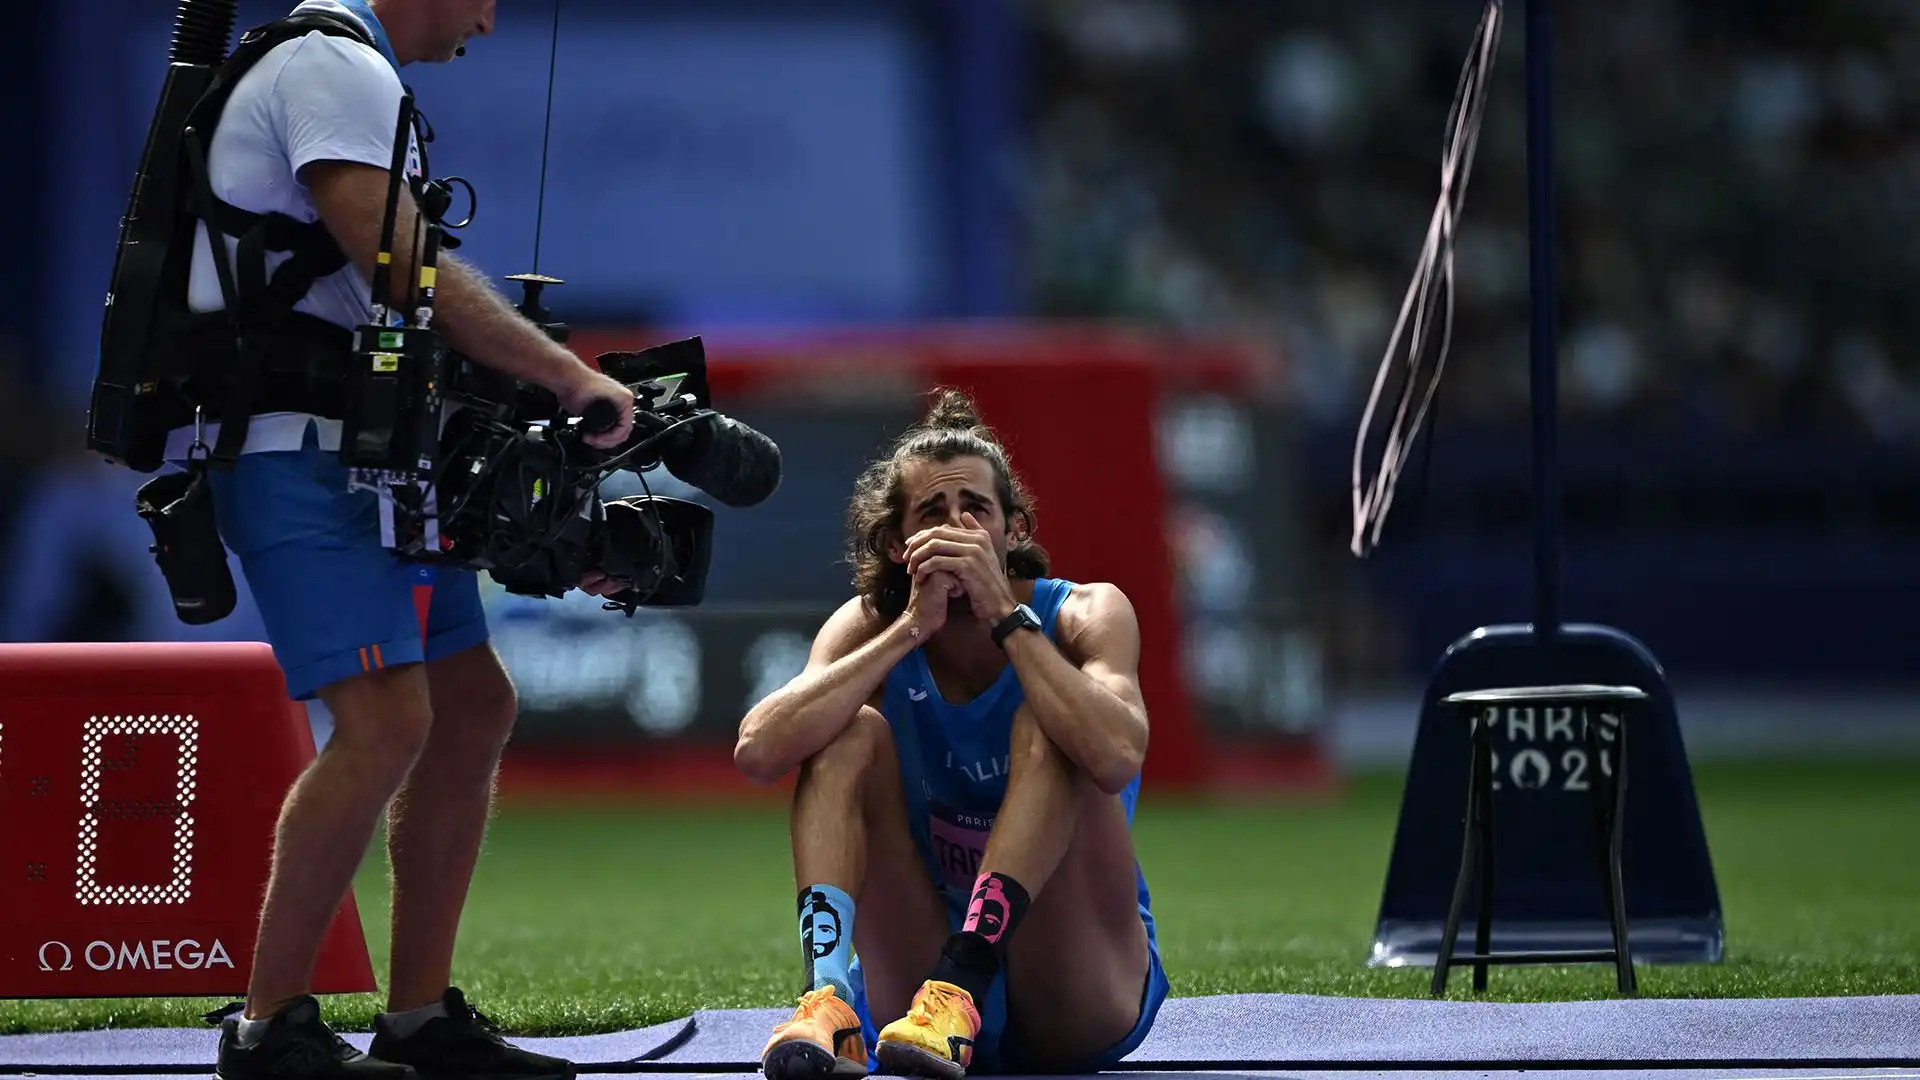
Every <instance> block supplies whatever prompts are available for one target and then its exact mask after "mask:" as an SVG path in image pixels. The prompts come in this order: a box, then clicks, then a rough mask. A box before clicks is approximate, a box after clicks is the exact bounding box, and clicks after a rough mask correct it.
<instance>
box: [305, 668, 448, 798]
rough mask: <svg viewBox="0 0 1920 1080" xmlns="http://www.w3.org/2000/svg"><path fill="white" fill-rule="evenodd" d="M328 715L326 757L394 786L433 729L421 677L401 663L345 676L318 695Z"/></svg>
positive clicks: (418, 670) (419, 670)
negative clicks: (348, 761) (348, 760)
mask: <svg viewBox="0 0 1920 1080" xmlns="http://www.w3.org/2000/svg"><path fill="white" fill-rule="evenodd" d="M320 696H321V698H322V699H323V700H324V701H325V702H326V704H327V711H328V712H330V713H332V714H333V734H332V735H330V736H328V738H327V746H326V751H325V752H326V753H328V754H331V755H334V756H336V757H349V758H351V759H352V760H353V762H354V764H355V765H356V767H357V768H359V769H360V770H362V771H363V774H364V775H367V776H369V777H372V776H378V777H380V778H382V779H383V780H386V781H389V782H391V784H392V785H393V786H395V787H397V786H398V785H399V783H400V781H401V780H402V779H403V778H405V776H406V774H407V770H408V769H411V768H412V767H413V763H414V762H415V761H416V760H418V759H419V757H420V752H421V751H422V750H423V749H424V748H425V747H426V744H427V735H428V733H429V732H430V731H432V729H433V706H432V703H431V701H430V700H429V698H428V695H427V678H426V672H425V671H424V670H422V668H421V666H420V665H419V664H405V665H401V666H399V667H390V668H386V669H384V670H380V671H369V672H365V673H362V674H359V675H353V676H349V677H348V678H345V679H342V680H340V681H339V682H336V683H333V684H331V685H329V686H327V687H325V688H323V689H322V690H321V691H320Z"/></svg>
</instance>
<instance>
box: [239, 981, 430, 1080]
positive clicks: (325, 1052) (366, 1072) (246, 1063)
mask: <svg viewBox="0 0 1920 1080" xmlns="http://www.w3.org/2000/svg"><path fill="white" fill-rule="evenodd" d="M240 1008H241V1007H240V1006H237V1005H235V1006H229V1007H228V1008H227V1009H226V1010H225V1011H224V1012H223V1013H214V1014H212V1015H211V1016H209V1017H208V1019H210V1020H211V1019H215V1018H219V1017H223V1018H222V1019H221V1020H220V1057H219V1064H218V1065H216V1066H215V1067H214V1075H215V1076H217V1077H219V1078H220V1080H419V1077H418V1075H417V1074H416V1073H415V1072H414V1071H413V1070H412V1069H410V1068H408V1067H407V1066H405V1065H396V1064H393V1063H392V1062H387V1061H379V1060H376V1059H374V1058H371V1057H369V1056H367V1055H366V1054H363V1053H361V1052H360V1051H358V1050H356V1049H354V1047H353V1044H352V1043H349V1042H348V1041H347V1040H345V1039H343V1038H341V1037H340V1036H339V1035H337V1034H335V1033H334V1031H333V1029H332V1028H330V1027H328V1026H327V1025H326V1024H325V1023H324V1022H323V1021H322V1020H321V1019H320V1002H319V1001H317V1000H315V999H314V998H312V997H298V998H295V999H294V1000H293V1001H291V1002H289V1003H288V1004H287V1005H286V1006H285V1007H284V1008H282V1009H281V1010H280V1011H279V1012H277V1013H275V1014H274V1015H273V1016H272V1017H271V1018H269V1019H268V1021H267V1030H266V1032H265V1034H263V1035H261V1036H260V1039H259V1041H257V1042H255V1043H253V1044H252V1045H250V1046H241V1045H240Z"/></svg>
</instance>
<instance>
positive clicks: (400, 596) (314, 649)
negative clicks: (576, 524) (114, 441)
mask: <svg viewBox="0 0 1920 1080" xmlns="http://www.w3.org/2000/svg"><path fill="white" fill-rule="evenodd" d="M208 477H209V479H210V480H211V481H212V485H213V498H214V514H215V517H216V519H217V520H218V521H219V524H220V535H221V538H222V539H224V540H225V541H226V544H227V547H228V549H229V550H231V551H232V552H233V554H234V556H235V557H236V558H238V559H239V561H240V566H241V569H242V572H243V573H245V575H246V579H247V587H248V588H249V589H250V590H251V591H252V593H253V599H254V603H255V605H256V606H257V607H258V608H259V610H260V620H261V622H262V623H263V624H264V626H265V628H266V636H267V641H268V643H269V644H270V645H272V647H273V654H274V657H275V658H276V659H277V660H278V661H279V663H280V667H281V669H282V670H283V671H284V672H285V673H286V678H287V690H288V692H289V693H290V694H291V695H292V696H293V699H294V700H296V701H305V700H308V699H310V698H313V697H315V696H316V695H317V693H318V691H319V690H320V688H322V687H324V686H327V685H329V684H331V683H335V682H338V681H340V680H341V679H345V678H347V677H349V676H352V675H358V674H360V673H362V672H367V671H377V670H380V669H382V668H389V667H393V666H395V665H397V664H412V663H420V662H422V661H426V660H434V659H438V658H439V657H442V656H450V655H452V654H454V653H457V652H461V651H464V650H466V649H469V648H472V647H473V646H475V645H480V644H482V643H484V642H486V641H487V621H486V612H485V610H484V609H483V608H482V607H481V604H480V579H479V576H478V575H477V574H476V573H475V572H474V571H472V570H466V569H458V568H450V567H428V566H422V565H419V564H416V563H408V562H404V561H402V560H401V559H399V558H398V557H396V556H395V555H394V554H393V552H392V551H390V550H388V549H387V548H384V547H382V546H381V544H380V507H379V497H378V496H377V495H375V494H374V493H373V492H371V491H348V490H347V470H346V468H345V467H344V466H343V465H341V464H340V459H339V457H338V456H337V455H336V454H335V453H333V452H332V451H327V450H322V449H320V446H319V433H318V431H317V429H316V428H315V426H314V425H313V424H312V423H309V424H308V425H307V432H306V437H305V439H304V441H303V443H302V445H301V448H300V449H298V450H270V451H263V452H259V453H252V454H242V455H240V458H239V460H238V461H236V462H235V463H234V465H233V468H232V469H231V470H221V469H214V470H210V471H209V472H208Z"/></svg>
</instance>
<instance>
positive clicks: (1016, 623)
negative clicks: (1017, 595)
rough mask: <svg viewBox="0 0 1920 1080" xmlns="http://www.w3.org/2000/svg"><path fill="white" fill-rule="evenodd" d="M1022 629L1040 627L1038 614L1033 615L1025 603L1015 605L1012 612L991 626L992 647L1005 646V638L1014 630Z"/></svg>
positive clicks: (1036, 628)
mask: <svg viewBox="0 0 1920 1080" xmlns="http://www.w3.org/2000/svg"><path fill="white" fill-rule="evenodd" d="M1022 629H1032V630H1038V629H1040V616H1038V615H1035V614H1034V613H1033V609H1032V608H1030V607H1028V606H1027V605H1025V604H1020V605H1018V606H1016V607H1015V608H1014V609H1013V613H1012V614H1010V615H1008V616H1007V617H1006V618H1004V619H1001V620H1000V623H999V625H997V626H995V627H994V628H993V644H994V647H995V648H1001V649H1004V648H1006V641H1007V638H1008V637H1010V636H1011V635H1012V634H1013V632H1014V631H1015V630H1022Z"/></svg>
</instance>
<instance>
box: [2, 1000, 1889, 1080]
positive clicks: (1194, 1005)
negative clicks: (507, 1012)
mask: <svg viewBox="0 0 1920 1080" xmlns="http://www.w3.org/2000/svg"><path fill="white" fill-rule="evenodd" d="M786 1015H787V1011H786V1010H783V1009H752V1010H729V1011H702V1012H698V1013H695V1014H694V1015H693V1016H691V1017H688V1018H686V1019H683V1020H678V1021H674V1022H672V1023H668V1024H661V1025H657V1026H654V1027H650V1028H643V1029H641V1030H638V1031H625V1032H617V1033H614V1034H608V1035H588V1036H577V1037H570V1038H549V1039H535V1038H529V1039H520V1040H516V1041H517V1042H519V1043H520V1044H521V1045H523V1046H526V1047H528V1048H529V1049H536V1050H540V1051H542V1052H544V1053H550V1054H558V1055H560V1056H563V1057H566V1058H569V1059H570V1060H573V1061H577V1062H581V1063H583V1064H589V1065H592V1064H598V1065H603V1066H606V1065H612V1066H618V1065H621V1064H631V1063H635V1062H647V1061H652V1062H661V1063H664V1064H668V1065H674V1066H678V1067H680V1068H682V1069H687V1070H697V1069H698V1067H699V1066H701V1065H703V1064H704V1065H712V1066H715V1067H716V1068H714V1069H713V1070H711V1071H714V1072H727V1071H732V1070H731V1069H730V1068H729V1066H731V1067H735V1068H737V1067H740V1066H748V1067H750V1066H751V1063H753V1062H755V1061H757V1060H758V1058H759V1056H760V1048H761V1047H762V1045H764V1044H765V1042H766V1038H767V1034H768V1033H769V1032H770V1031H771V1030H772V1028H773V1025H774V1024H775V1023H776V1022H778V1021H779V1020H781V1019H783V1018H784V1017H785V1016H786ZM347 1037H348V1040H349V1041H351V1042H353V1043H354V1044H355V1045H357V1046H360V1047H361V1048H363V1049H364V1048H365V1046H366V1044H367V1040H368V1036H366V1035H364V1034H348V1036H347ZM215 1039H216V1032H215V1031H214V1029H212V1028H152V1029H130V1030H119V1031H89V1032H75V1033H68V1034H57V1035H11V1036H5V1037H0V1065H4V1066H5V1067H6V1068H4V1069H0V1071H7V1072H12V1073H20V1072H26V1071H43V1070H45V1069H46V1067H49V1066H52V1067H58V1066H85V1067H89V1068H90V1071H104V1070H107V1069H115V1070H118V1071H119V1074H121V1075H138V1074H141V1072H142V1070H143V1069H155V1070H160V1071H176V1074H177V1071H178V1070H180V1069H182V1068H184V1067H189V1066H197V1067H199V1068H200V1069H204V1070H205V1071H208V1072H210V1071H211V1065H212V1063H213V1056H214V1044H215ZM1760 1060H1773V1061H1791V1062H1795V1063H1800V1064H1804V1065H1817V1064H1819V1063H1820V1062H1825V1061H1831V1062H1837V1063H1838V1062H1860V1061H1866V1060H1873V1061H1880V1062H1893V1061H1897V1062H1898V1063H1900V1064H1913V1063H1917V1062H1920V996H1898V997H1893V996H1888V997H1844V998H1797V999H1770V1000H1753V999H1713V1000H1671V999H1639V1000H1626V1001H1588V1002H1565V1003H1554V1004H1524V1005H1512V1004H1492V1003H1483V1002H1472V1001H1431V1000H1424V999H1414V1000H1403V999H1394V998H1329V997H1310V996H1303V995H1292V994H1242V995H1226V996H1219V997H1202V998H1179V999H1175V1000H1172V1001H1169V1002H1167V1004H1166V1006H1165V1007H1164V1008H1163V1009H1162V1010H1161V1013H1160V1018H1159V1021H1158V1023H1156V1024H1155V1026H1154V1029H1153V1032H1152V1034H1150V1035H1149V1036H1148V1037H1147V1040H1146V1042H1145V1043H1143V1044H1142V1045H1141V1047H1140V1049H1139V1050H1138V1051H1136V1052H1135V1053H1134V1054H1133V1056H1132V1057H1131V1058H1130V1059H1129V1064H1130V1065H1131V1067H1132V1068H1134V1069H1140V1068H1151V1067H1152V1066H1153V1065H1154V1064H1155V1063H1166V1064H1167V1071H1169V1072H1180V1071H1184V1070H1183V1069H1182V1067H1181V1066H1182V1065H1186V1067H1187V1068H1188V1069H1192V1068H1202V1067H1205V1065H1204V1064H1203V1063H1222V1064H1225V1063H1235V1064H1240V1065H1241V1066H1242V1067H1243V1068H1245V1069H1247V1070H1248V1071H1259V1064H1258V1063H1263V1062H1264V1063H1281V1062H1284V1063H1286V1065H1285V1067H1288V1068H1291V1069H1293V1070H1296V1071H1300V1072H1310V1071H1312V1069H1313V1066H1314V1065H1315V1064H1323V1065H1326V1066H1330V1067H1335V1068H1338V1067H1340V1065H1341V1064H1342V1063H1356V1064H1358V1063H1366V1062H1380V1063H1383V1064H1384V1065H1385V1066H1386V1067H1388V1068H1391V1067H1392V1066H1393V1063H1397V1062H1406V1063H1410V1064H1411V1063H1418V1064H1419V1065H1421V1066H1424V1067H1426V1068H1428V1069H1444V1068H1445V1067H1447V1066H1448V1065H1449V1064H1454V1065H1458V1066H1459V1067H1461V1068H1471V1067H1473V1066H1474V1065H1475V1064H1477V1063H1498V1062H1540V1063H1543V1064H1546V1065H1548V1066H1549V1067H1550V1066H1551V1064H1552V1063H1556V1062H1559V1063H1568V1062H1619V1063H1622V1064H1623V1065H1624V1066H1625V1067H1627V1068H1629V1069H1630V1068H1631V1067H1632V1064H1633V1063H1636V1062H1645V1063H1649V1064H1652V1063H1660V1062H1673V1061H1684V1062H1698V1063H1714V1062H1726V1063H1728V1064H1729V1065H1733V1064H1737V1063H1742V1062H1755V1061H1760ZM36 1067H39V1068H38V1069H36Z"/></svg>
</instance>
